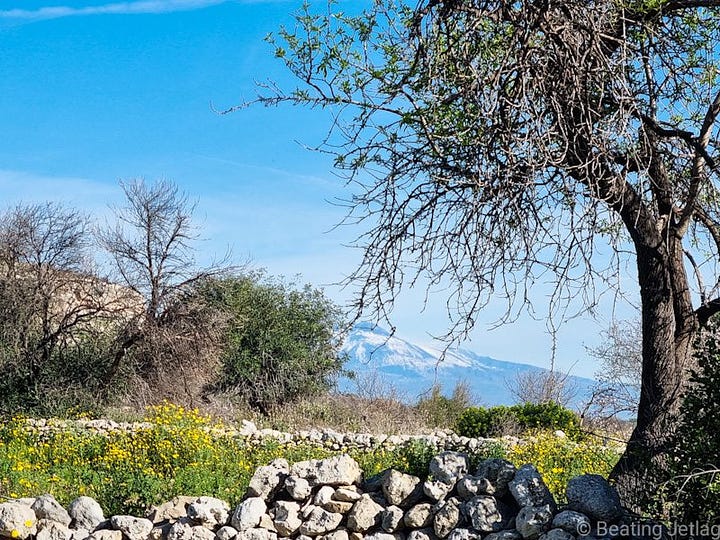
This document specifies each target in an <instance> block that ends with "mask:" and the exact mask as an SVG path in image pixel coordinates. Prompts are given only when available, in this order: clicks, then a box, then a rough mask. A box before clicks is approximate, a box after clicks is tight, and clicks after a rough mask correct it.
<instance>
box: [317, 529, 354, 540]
mask: <svg viewBox="0 0 720 540" xmlns="http://www.w3.org/2000/svg"><path fill="white" fill-rule="evenodd" d="M349 539H350V536H349V535H348V532H347V531H346V530H345V529H338V530H336V531H333V532H330V533H327V534H324V535H322V536H318V540H349Z"/></svg>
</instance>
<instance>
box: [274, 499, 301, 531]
mask: <svg viewBox="0 0 720 540" xmlns="http://www.w3.org/2000/svg"><path fill="white" fill-rule="evenodd" d="M274 514H275V519H274V520H273V523H274V524H275V529H276V530H277V532H278V535H279V536H281V537H287V536H292V535H293V534H295V533H296V532H297V531H298V530H300V525H302V520H301V519H300V505H299V504H298V503H296V502H294V501H277V502H276V503H275V508H274Z"/></svg>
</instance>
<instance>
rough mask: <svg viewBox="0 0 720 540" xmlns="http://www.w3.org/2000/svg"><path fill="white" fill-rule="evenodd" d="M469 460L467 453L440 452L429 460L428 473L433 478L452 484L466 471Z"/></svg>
mask: <svg viewBox="0 0 720 540" xmlns="http://www.w3.org/2000/svg"><path fill="white" fill-rule="evenodd" d="M469 466H470V462H469V460H468V456H467V454H461V453H460V452H441V453H439V454H438V455H436V456H435V457H433V458H432V459H431V460H430V474H431V475H432V477H433V480H439V481H440V482H445V483H446V484H454V483H455V482H456V481H457V480H458V478H460V477H461V476H463V475H464V474H466V473H467V472H468V468H469Z"/></svg>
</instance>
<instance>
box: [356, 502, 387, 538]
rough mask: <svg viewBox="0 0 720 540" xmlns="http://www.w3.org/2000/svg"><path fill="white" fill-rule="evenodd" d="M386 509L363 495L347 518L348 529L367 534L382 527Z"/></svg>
mask: <svg viewBox="0 0 720 540" xmlns="http://www.w3.org/2000/svg"><path fill="white" fill-rule="evenodd" d="M384 511H385V509H384V508H383V507H382V506H380V505H379V504H378V503H376V502H375V501H374V500H373V499H372V498H371V497H370V495H367V494H366V495H363V496H362V497H360V500H359V501H358V502H356V503H355V506H353V508H352V510H350V513H349V514H348V517H347V527H348V529H349V530H351V531H358V532H365V531H367V530H368V529H371V528H372V527H376V526H378V525H380V520H381V519H382V513H383V512H384Z"/></svg>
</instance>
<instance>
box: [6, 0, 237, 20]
mask: <svg viewBox="0 0 720 540" xmlns="http://www.w3.org/2000/svg"><path fill="white" fill-rule="evenodd" d="M228 1H229V0H138V1H135V2H114V3H111V4H104V5H100V6H84V7H72V6H53V7H41V8H38V9H6V10H0V19H11V20H18V21H20V20H24V21H37V20H42V19H56V18H58V17H75V16H79V15H128V14H141V13H171V12H174V11H190V10H193V9H201V8H205V7H209V6H214V5H217V4H224V3H226V2H228Z"/></svg>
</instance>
